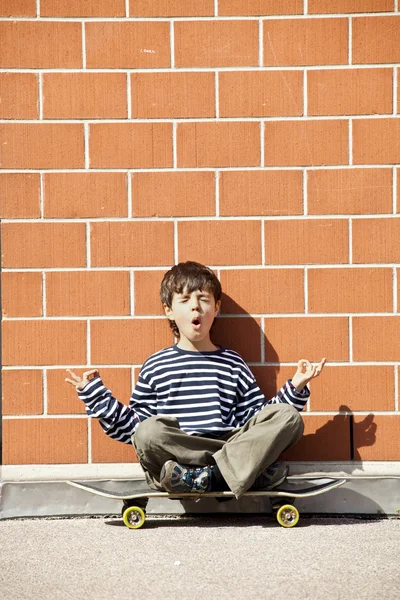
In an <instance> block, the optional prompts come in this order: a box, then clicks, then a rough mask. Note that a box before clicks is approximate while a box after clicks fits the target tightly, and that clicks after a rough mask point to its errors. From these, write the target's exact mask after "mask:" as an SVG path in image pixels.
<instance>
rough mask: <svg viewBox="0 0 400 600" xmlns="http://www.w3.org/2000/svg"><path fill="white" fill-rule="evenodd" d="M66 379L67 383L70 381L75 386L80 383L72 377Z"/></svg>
mask: <svg viewBox="0 0 400 600" xmlns="http://www.w3.org/2000/svg"><path fill="white" fill-rule="evenodd" d="M65 381H66V382H67V383H70V384H71V385H73V386H74V387H76V386H77V385H78V383H77V382H76V381H72V379H65Z"/></svg>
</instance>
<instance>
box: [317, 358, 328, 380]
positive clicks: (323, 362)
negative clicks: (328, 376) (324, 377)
mask: <svg viewBox="0 0 400 600" xmlns="http://www.w3.org/2000/svg"><path fill="white" fill-rule="evenodd" d="M325 363H326V358H323V359H322V360H321V362H320V363H319V364H318V365H317V367H316V370H315V377H317V376H318V375H319V374H320V373H321V371H322V369H323V368H324V365H325Z"/></svg>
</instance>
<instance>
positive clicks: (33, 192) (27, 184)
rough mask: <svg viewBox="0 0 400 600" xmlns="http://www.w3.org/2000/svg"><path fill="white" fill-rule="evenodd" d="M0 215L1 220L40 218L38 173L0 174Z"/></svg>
mask: <svg viewBox="0 0 400 600" xmlns="http://www.w3.org/2000/svg"><path fill="white" fill-rule="evenodd" d="M0 188H1V193H2V198H1V209H0V210H1V213H0V217H1V218H3V219H30V218H32V219H35V218H38V217H40V175H39V173H0Z"/></svg>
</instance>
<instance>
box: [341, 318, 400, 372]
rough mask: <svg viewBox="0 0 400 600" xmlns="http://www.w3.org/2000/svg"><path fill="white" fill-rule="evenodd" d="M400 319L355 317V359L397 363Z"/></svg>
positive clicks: (399, 344) (399, 343)
mask: <svg viewBox="0 0 400 600" xmlns="http://www.w3.org/2000/svg"><path fill="white" fill-rule="evenodd" d="M399 352H400V317H399V316H393V317H353V358H354V360H356V361H361V360H362V361H374V362H383V361H397V360H398V358H399Z"/></svg>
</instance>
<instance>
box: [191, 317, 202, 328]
mask: <svg viewBox="0 0 400 600" xmlns="http://www.w3.org/2000/svg"><path fill="white" fill-rule="evenodd" d="M192 326H193V329H199V328H200V327H201V321H200V319H198V318H197V317H196V318H194V319H193V320H192Z"/></svg>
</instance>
